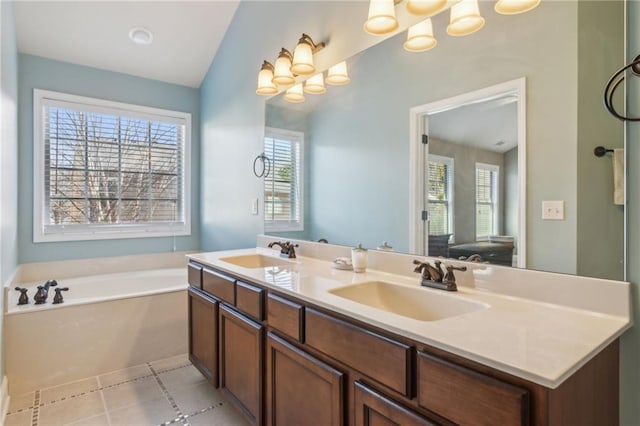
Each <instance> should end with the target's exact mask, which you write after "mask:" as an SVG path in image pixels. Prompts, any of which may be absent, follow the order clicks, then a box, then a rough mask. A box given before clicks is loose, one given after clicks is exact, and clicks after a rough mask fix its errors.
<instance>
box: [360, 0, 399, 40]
mask: <svg viewBox="0 0 640 426" xmlns="http://www.w3.org/2000/svg"><path fill="white" fill-rule="evenodd" d="M396 28H398V20H397V19H396V9H395V3H394V1H393V0H371V1H370V3H369V17H368V18H367V22H365V23H364V30H365V31H366V32H368V33H369V34H373V35H381V34H388V33H390V32H391V31H393V30H395V29H396Z"/></svg>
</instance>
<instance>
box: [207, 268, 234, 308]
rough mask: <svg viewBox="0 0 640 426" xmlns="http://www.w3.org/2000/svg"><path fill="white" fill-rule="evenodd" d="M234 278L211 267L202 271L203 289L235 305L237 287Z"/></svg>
mask: <svg viewBox="0 0 640 426" xmlns="http://www.w3.org/2000/svg"><path fill="white" fill-rule="evenodd" d="M235 286H236V285H235V282H234V281H233V278H230V277H227V276H224V275H222V274H219V273H217V272H214V271H211V270H209V269H204V270H203V271H202V289H203V290H204V291H206V292H207V293H209V294H211V295H213V296H215V297H217V298H218V299H220V300H222V301H225V302H227V303H230V304H232V305H235V303H236V297H235V296H236V289H235Z"/></svg>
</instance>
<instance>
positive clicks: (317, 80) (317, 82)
mask: <svg viewBox="0 0 640 426" xmlns="http://www.w3.org/2000/svg"><path fill="white" fill-rule="evenodd" d="M304 91H305V93H312V94H314V95H321V94H323V93H325V92H326V91H327V89H325V87H324V78H323V75H322V73H319V74H316V75H314V76H313V77H311V78H310V79H308V80H307V81H305V83H304Z"/></svg>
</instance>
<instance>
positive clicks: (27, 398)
mask: <svg viewBox="0 0 640 426" xmlns="http://www.w3.org/2000/svg"><path fill="white" fill-rule="evenodd" d="M34 398H35V392H28V393H23V394H22V395H16V396H12V397H11V400H10V401H9V414H14V413H17V412H19V411H23V410H26V409H28V408H33V400H34Z"/></svg>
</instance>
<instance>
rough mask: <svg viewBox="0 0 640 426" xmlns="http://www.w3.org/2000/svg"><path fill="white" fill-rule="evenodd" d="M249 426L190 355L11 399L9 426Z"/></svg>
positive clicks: (7, 424)
mask: <svg viewBox="0 0 640 426" xmlns="http://www.w3.org/2000/svg"><path fill="white" fill-rule="evenodd" d="M172 424H175V425H176V426H178V425H193V426H198V425H207V426H217V425H219V426H222V425H224V426H246V424H247V423H246V422H245V420H244V419H243V418H242V417H241V416H240V415H239V414H238V413H237V411H236V410H235V409H234V408H233V407H231V406H230V405H229V404H227V402H226V401H225V400H224V399H223V397H222V395H221V394H220V392H219V391H218V390H217V389H214V388H213V387H212V386H211V385H210V384H209V383H208V382H207V381H206V380H205V378H204V377H203V376H202V375H201V374H200V372H199V371H198V370H196V368H195V367H194V366H192V365H191V363H190V362H189V359H188V358H187V355H179V356H176V357H173V358H168V359H163V360H160V361H154V362H150V363H147V364H142V365H137V366H135V367H131V368H127V369H124V370H119V371H114V372H111V373H107V374H103V375H101V376H96V377H89V378H87V379H83V380H78V381H75V382H71V383H66V384H64V385H60V386H55V387H51V388H46V389H40V390H37V391H35V392H29V393H27V394H24V395H17V396H11V401H10V403H9V414H8V415H7V419H6V422H5V426H54V425H74V426H80V425H82V426H108V425H114V426H115V425H122V426H146V425H172Z"/></svg>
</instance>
